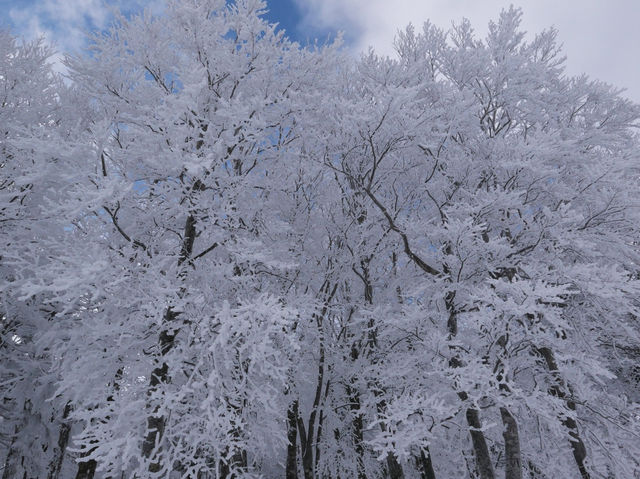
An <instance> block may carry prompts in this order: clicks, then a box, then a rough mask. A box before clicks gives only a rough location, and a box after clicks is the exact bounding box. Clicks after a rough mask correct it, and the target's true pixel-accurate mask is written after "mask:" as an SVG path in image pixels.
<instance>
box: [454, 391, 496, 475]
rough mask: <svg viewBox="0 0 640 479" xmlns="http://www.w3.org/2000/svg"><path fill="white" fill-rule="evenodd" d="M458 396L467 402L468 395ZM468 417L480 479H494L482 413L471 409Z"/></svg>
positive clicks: (461, 394) (468, 411) (459, 394)
mask: <svg viewBox="0 0 640 479" xmlns="http://www.w3.org/2000/svg"><path fill="white" fill-rule="evenodd" d="M458 396H459V397H460V399H462V400H463V401H466V399H467V395H466V393H458ZM466 417H467V424H469V432H470V433H471V442H472V444H473V451H474V453H475V457H476V464H477V467H478V473H479V474H480V479H494V478H495V473H494V472H493V464H492V463H491V455H490V454H489V447H488V446H487V441H486V439H485V437H484V433H483V432H482V431H481V428H482V422H481V421H480V412H479V411H478V410H477V409H476V408H472V407H470V408H469V409H467V412H466Z"/></svg>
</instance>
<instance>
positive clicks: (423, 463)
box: [416, 448, 436, 479]
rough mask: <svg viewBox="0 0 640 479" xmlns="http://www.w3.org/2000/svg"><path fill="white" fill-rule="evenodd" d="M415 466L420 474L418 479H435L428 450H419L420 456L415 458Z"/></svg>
mask: <svg viewBox="0 0 640 479" xmlns="http://www.w3.org/2000/svg"><path fill="white" fill-rule="evenodd" d="M416 466H417V467H418V471H419V472H420V479H436V472H435V471H434V470H433V463H432V462H431V453H430V452H429V448H427V449H426V450H425V449H421V450H420V455H419V456H416Z"/></svg>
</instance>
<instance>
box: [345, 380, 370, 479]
mask: <svg viewBox="0 0 640 479" xmlns="http://www.w3.org/2000/svg"><path fill="white" fill-rule="evenodd" d="M347 397H348V398H349V402H350V403H351V412H352V413H353V415H354V417H353V421H352V427H353V442H354V445H355V449H356V463H357V471H358V479H366V478H367V475H366V473H365V469H364V438H363V430H364V427H363V424H362V413H361V412H360V394H359V393H358V391H356V390H355V388H352V387H351V386H347Z"/></svg>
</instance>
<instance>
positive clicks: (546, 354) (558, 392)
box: [537, 348, 591, 479]
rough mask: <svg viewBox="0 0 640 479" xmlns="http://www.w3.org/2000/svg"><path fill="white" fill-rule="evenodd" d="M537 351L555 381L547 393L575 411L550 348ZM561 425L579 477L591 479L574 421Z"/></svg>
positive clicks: (574, 404)
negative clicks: (567, 434)
mask: <svg viewBox="0 0 640 479" xmlns="http://www.w3.org/2000/svg"><path fill="white" fill-rule="evenodd" d="M537 350H538V353H540V355H541V356H542V357H543V359H544V361H545V363H546V365H547V368H548V369H549V371H550V372H551V373H552V374H553V376H554V378H555V380H556V384H554V385H553V386H551V389H550V390H549V392H550V393H551V394H552V395H553V396H556V397H559V398H560V399H564V400H565V403H566V405H567V408H569V409H570V410H571V411H575V410H576V403H575V402H574V401H572V400H571V399H570V398H569V397H567V393H566V391H565V388H567V389H569V392H571V390H570V388H569V387H568V386H566V385H565V383H564V381H563V380H562V378H561V377H560V370H559V368H558V363H557V362H556V360H555V356H554V354H553V351H552V350H551V349H550V348H537ZM562 424H563V425H564V427H566V428H567V429H568V430H569V436H570V437H571V439H570V444H571V450H572V451H573V458H574V459H575V461H576V464H577V466H578V470H579V471H580V475H581V476H582V479H591V476H590V475H589V472H588V471H587V468H586V466H585V463H584V461H585V459H586V458H587V448H586V447H585V445H584V442H583V441H582V438H581V437H580V433H579V431H578V425H577V424H576V421H575V419H573V418H571V417H565V418H564V419H562Z"/></svg>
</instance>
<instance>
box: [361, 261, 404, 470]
mask: <svg viewBox="0 0 640 479" xmlns="http://www.w3.org/2000/svg"><path fill="white" fill-rule="evenodd" d="M370 260H371V257H369V258H368V259H364V260H362V261H361V262H360V266H361V267H362V274H360V273H358V271H357V270H356V269H355V268H354V270H353V271H354V272H355V273H356V274H357V275H358V276H359V277H360V279H361V280H362V283H363V284H364V299H365V301H366V302H367V303H368V304H369V305H373V285H372V284H371V279H370V278H369V261H370ZM373 326H374V324H373V320H370V321H369V323H368V329H369V330H368V331H367V346H368V352H371V351H372V350H373V349H375V348H376V347H377V345H378V339H377V337H376V332H375V329H374V327H373ZM378 389H379V388H375V389H374V395H375V396H376V397H377V396H379V395H380V393H379V392H378ZM376 408H377V409H378V413H382V412H383V411H384V410H385V409H386V402H385V400H384V399H382V400H381V401H380V402H378V403H377V405H376ZM380 428H381V429H382V431H383V432H384V431H385V429H386V428H385V426H384V424H380ZM386 463H387V473H388V474H389V477H390V478H391V479H403V478H404V472H403V470H402V466H401V465H400V463H399V462H398V459H397V458H396V456H395V454H393V453H391V452H389V453H388V454H387V457H386Z"/></svg>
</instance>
